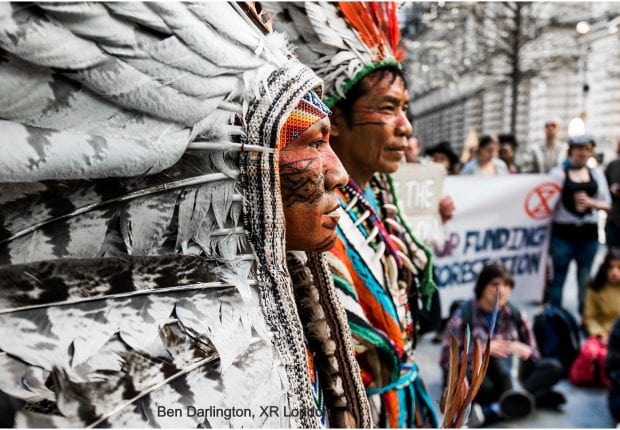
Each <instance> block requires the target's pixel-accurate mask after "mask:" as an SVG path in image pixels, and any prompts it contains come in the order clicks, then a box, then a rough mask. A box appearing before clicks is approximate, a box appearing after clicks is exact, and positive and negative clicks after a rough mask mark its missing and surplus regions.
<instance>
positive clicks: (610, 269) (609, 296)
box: [583, 249, 620, 344]
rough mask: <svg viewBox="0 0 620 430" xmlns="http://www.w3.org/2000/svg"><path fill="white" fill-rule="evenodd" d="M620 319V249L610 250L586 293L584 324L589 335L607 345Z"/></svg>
mask: <svg viewBox="0 0 620 430" xmlns="http://www.w3.org/2000/svg"><path fill="white" fill-rule="evenodd" d="M618 317H620V249H610V250H609V253H608V254H607V256H606V257H605V260H603V264H601V266H600V267H599V269H598V272H597V273H596V276H595V277H594V279H593V280H592V282H591V283H590V285H589V286H588V290H587V291H586V304H585V309H584V312H583V324H584V326H585V328H586V330H587V331H588V334H589V335H590V336H593V337H597V338H599V339H600V340H601V342H603V343H604V344H607V340H608V339H609V332H610V331H611V327H612V325H613V323H614V321H615V320H616V319H617V318H618Z"/></svg>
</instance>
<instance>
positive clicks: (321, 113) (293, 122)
mask: <svg viewBox="0 0 620 430" xmlns="http://www.w3.org/2000/svg"><path fill="white" fill-rule="evenodd" d="M331 114H332V112H331V111H330V110H329V108H328V107H327V106H326V105H325V103H323V102H322V101H321V98H320V97H319V96H318V95H317V93H315V92H314V91H310V92H308V94H306V95H305V96H304V98H303V99H302V100H301V101H300V102H299V104H298V105H297V107H295V109H293V112H291V114H290V115H289V117H288V118H287V120H286V122H285V123H284V125H283V126H282V130H281V131H280V141H279V142H278V149H282V148H284V147H285V146H286V145H288V144H289V143H291V142H292V141H293V140H295V139H296V138H298V137H299V136H300V135H301V134H302V133H303V132H304V131H306V130H307V129H308V128H310V127H311V126H313V125H314V124H316V122H317V121H320V120H321V119H323V118H325V117H328V116H330V115H331Z"/></svg>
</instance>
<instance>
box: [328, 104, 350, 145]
mask: <svg viewBox="0 0 620 430" xmlns="http://www.w3.org/2000/svg"><path fill="white" fill-rule="evenodd" d="M329 121H330V123H331V129H330V132H329V134H331V135H332V136H335V137H337V136H338V135H339V134H340V131H341V130H342V127H343V126H344V125H345V123H344V121H346V118H345V117H344V113H343V112H342V109H340V108H339V107H337V106H334V107H333V108H332V114H331V116H330V117H329Z"/></svg>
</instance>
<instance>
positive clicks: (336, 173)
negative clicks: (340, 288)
mask: <svg viewBox="0 0 620 430" xmlns="http://www.w3.org/2000/svg"><path fill="white" fill-rule="evenodd" d="M267 27H268V23H266V22H265V21H264V20H263V19H262V17H261V15H260V14H259V13H257V11H256V9H254V7H253V6H249V7H244V8H241V7H240V6H238V5H236V4H232V3H208V4H205V3H174V2H173V3H156V2H152V3H140V2H129V3H64V4H55V3H2V4H0V133H1V134H2V136H3V139H2V141H1V142H0V152H1V153H2V154H3V155H2V157H1V158H0V303H2V306H1V308H0V390H1V393H0V394H2V396H0V401H4V400H6V405H10V407H11V408H12V409H16V410H17V412H16V414H15V416H14V422H8V424H9V425H11V424H15V425H17V426H19V427H59V426H60V427H86V426H92V427H97V426H111V427H144V426H150V427H196V426H210V427H229V426H232V427H240V426H245V427H321V426H323V425H326V424H329V425H332V426H339V427H344V426H353V427H368V426H369V425H370V412H369V409H368V401H367V398H366V394H365V392H364V387H363V383H362V381H361V379H360V377H359V368H358V365H357V362H356V360H355V357H354V355H353V349H352V345H351V339H350V333H349V330H348V328H347V322H346V315H345V313H344V310H343V309H342V307H341V305H340V303H339V301H338V300H337V298H336V291H335V289H334V285H333V282H332V281H331V276H330V273H329V271H328V268H327V263H326V260H325V257H324V254H323V253H322V252H320V251H323V250H324V249H327V248H329V247H330V246H331V245H332V243H333V242H334V240H335V239H336V233H335V228H336V223H337V221H338V216H337V214H336V212H335V209H336V208H337V206H338V202H337V199H336V196H335V189H336V188H337V187H339V186H342V185H344V184H345V183H346V173H345V172H344V170H343V168H342V165H341V164H340V162H339V161H338V159H337V157H336V156H335V154H334V153H333V151H332V150H331V148H330V146H329V144H328V140H329V119H328V118H327V117H328V115H329V109H328V108H327V107H326V106H325V105H323V103H322V102H321V99H320V96H321V92H322V82H321V80H320V79H319V78H318V77H317V76H316V75H315V74H314V73H313V72H312V71H311V70H310V69H309V68H308V67H306V66H304V65H303V64H301V63H299V62H298V61H296V60H293V59H291V58H290V56H289V53H288V50H287V49H286V47H285V41H284V39H283V38H282V37H281V35H278V34H277V33H268V34H265V33H266V32H265V31H263V30H265V29H266V28H267ZM285 220H286V227H285ZM293 250H300V251H309V252H308V254H307V255H306V254H305V253H303V252H302V253H299V252H297V253H292V252H291V253H289V255H288V258H287V251H293ZM293 285H294V286H295V288H293ZM298 303H299V304H298ZM7 399H8V400H7ZM3 418H6V417H4V416H3ZM12 418H13V417H9V419H11V420H12Z"/></svg>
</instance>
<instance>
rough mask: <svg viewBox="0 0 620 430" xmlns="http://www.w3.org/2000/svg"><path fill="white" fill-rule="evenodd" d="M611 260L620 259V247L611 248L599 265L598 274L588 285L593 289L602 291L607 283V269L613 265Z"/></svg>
mask: <svg viewBox="0 0 620 430" xmlns="http://www.w3.org/2000/svg"><path fill="white" fill-rule="evenodd" d="M611 260H620V249H618V248H611V249H610V250H609V251H608V253H607V255H606V256H605V259H604V260H603V262H602V263H601V265H600V266H599V268H598V271H597V272H596V275H595V276H594V278H593V279H592V280H591V281H590V285H588V287H590V288H591V289H592V290H594V291H600V290H601V289H602V288H603V287H604V286H605V284H606V283H607V271H608V270H609V266H610V265H611Z"/></svg>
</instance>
